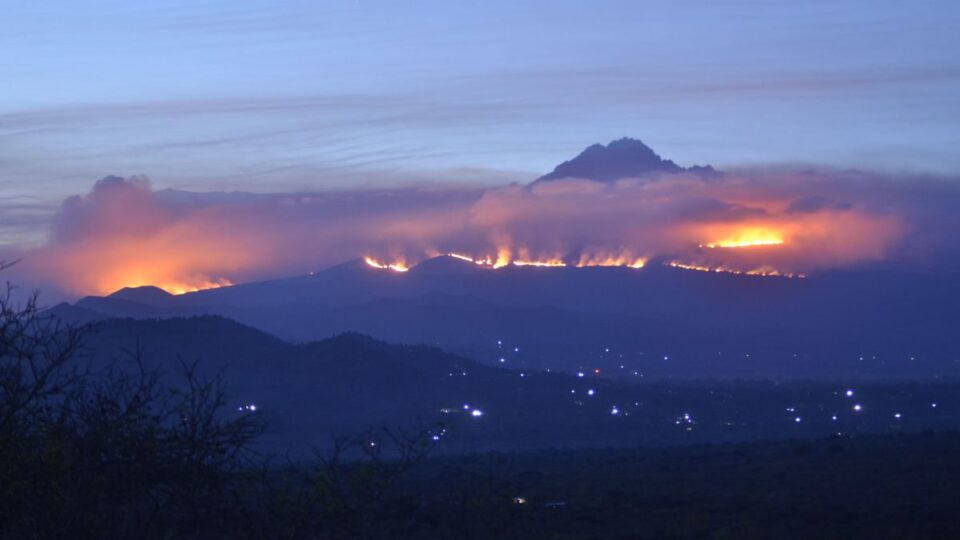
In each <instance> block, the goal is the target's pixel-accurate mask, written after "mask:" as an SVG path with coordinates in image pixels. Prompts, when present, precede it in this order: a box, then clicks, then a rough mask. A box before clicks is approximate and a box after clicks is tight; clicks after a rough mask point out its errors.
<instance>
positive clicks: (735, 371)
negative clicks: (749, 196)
mask: <svg viewBox="0 0 960 540" xmlns="http://www.w3.org/2000/svg"><path fill="white" fill-rule="evenodd" d="M131 298H133V297H132V296H131V294H130V293H125V294H123V295H120V296H119V297H118V296H114V295H111V296H108V297H87V298H84V299H82V300H80V301H78V302H77V303H76V304H75V305H74V306H57V307H55V308H53V310H51V311H52V312H54V313H57V312H64V313H65V315H64V317H65V318H67V317H70V318H72V320H77V319H78V318H80V319H82V318H83V316H84V314H86V316H87V318H88V319H89V320H94V319H102V318H110V317H121V318H127V317H129V318H135V319H156V318H171V317H183V316H196V315H219V316H223V317H227V318H230V319H233V320H235V321H238V322H241V323H243V324H245V325H249V326H252V327H254V328H257V329H260V330H262V331H265V332H268V333H270V334H272V335H275V336H277V337H280V338H282V339H284V340H287V341H290V342H294V343H296V342H308V341H314V340H318V339H324V338H327V337H330V336H333V335H336V334H340V333H343V332H360V333H363V334H368V335H371V336H373V337H375V338H378V339H384V340H388V341H392V342H398V343H407V344H415V343H429V344H431V345H435V346H438V347H442V348H443V349H446V350H449V351H452V352H455V353H458V354H461V355H465V356H467V357H469V358H473V359H476V360H478V361H480V362H483V363H488V364H496V365H498V364H500V362H499V360H500V358H505V362H506V364H507V365H508V366H511V367H522V368H527V369H547V368H549V369H553V370H563V371H567V372H575V371H577V370H580V369H584V368H587V367H600V368H602V369H604V370H608V371H610V372H611V373H624V374H632V373H634V372H636V373H638V374H643V375H644V376H646V377H661V378H662V377H671V378H676V377H682V378H705V377H721V378H741V377H752V378H769V377H800V378H837V377H843V378H851V377H889V376H907V377H918V376H956V375H960V336H958V335H957V334H956V332H955V331H954V329H955V328H956V327H957V326H958V325H960V281H958V280H957V279H956V277H955V276H949V275H947V276H938V275H922V274H904V273H894V272H880V271H848V272H832V273H823V274H817V275H812V276H810V277H808V278H806V279H789V278H779V277H763V276H749V275H734V274H726V273H715V272H698V271H692V270H683V269H679V268H670V267H666V266H662V265H659V264H655V263H651V264H648V265H647V266H646V267H644V268H641V269H632V268H623V267H612V268H605V267H591V268H574V267H565V268H537V267H517V266H508V267H505V268H500V269H497V270H493V269H490V268H483V267H480V266H478V265H475V264H473V263H471V262H468V261H462V260H459V259H456V258H454V257H439V258H435V259H431V260H428V261H424V262H423V263H421V264H419V265H417V266H415V267H413V268H412V269H410V271H408V272H394V271H391V270H384V269H377V268H372V267H370V266H368V265H366V264H363V263H362V262H360V263H357V262H352V263H348V264H344V265H339V266H335V267H332V268H329V269H327V270H324V271H320V272H317V273H315V274H313V275H306V276H297V277H292V278H286V279H277V280H271V281H264V282H259V283H248V284H243V285H237V286H232V287H222V288H219V289H211V290H206V291H198V292H195V293H188V294H184V295H177V296H170V297H169V298H167V297H165V296H162V295H159V294H155V293H154V292H151V293H148V294H144V295H143V296H142V297H141V298H134V299H131ZM136 300H140V301H136ZM68 308H70V309H69V310H68ZM498 342H502V343H504V344H509V347H510V352H509V354H506V355H505V354H504V352H505V351H504V350H502V348H501V346H500V345H498ZM513 348H517V349H518V350H519V352H516V353H514V352H512V349H513ZM665 358H666V359H669V360H666V361H665V360H664V359H665ZM658 359H659V360H658ZM620 366H624V367H620Z"/></svg>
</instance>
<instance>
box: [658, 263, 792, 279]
mask: <svg viewBox="0 0 960 540" xmlns="http://www.w3.org/2000/svg"><path fill="white" fill-rule="evenodd" d="M667 266H670V267H672V268H680V269H682V270H696V271H697V272H719V273H725V274H745V275H748V276H766V277H787V278H805V277H807V276H806V275H805V274H795V273H792V272H781V271H780V270H777V269H776V268H773V267H771V266H761V267H758V268H753V269H751V270H738V269H736V268H730V267H728V266H703V265H698V264H689V263H683V262H680V261H669V262H667Z"/></svg>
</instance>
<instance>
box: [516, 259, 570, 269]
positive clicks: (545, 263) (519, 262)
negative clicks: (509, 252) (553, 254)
mask: <svg viewBox="0 0 960 540" xmlns="http://www.w3.org/2000/svg"><path fill="white" fill-rule="evenodd" d="M513 265H514V266H539V267H547V268H557V267H563V266H566V265H567V263H565V262H563V261H557V260H550V261H527V260H517V261H513Z"/></svg>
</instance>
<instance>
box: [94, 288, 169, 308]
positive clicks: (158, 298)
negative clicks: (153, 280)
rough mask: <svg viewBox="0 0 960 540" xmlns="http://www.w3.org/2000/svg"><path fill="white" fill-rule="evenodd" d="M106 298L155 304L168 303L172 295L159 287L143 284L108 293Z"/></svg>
mask: <svg viewBox="0 0 960 540" xmlns="http://www.w3.org/2000/svg"><path fill="white" fill-rule="evenodd" d="M107 298H115V299H118V300H128V301H130V302H137V303H138V304H145V305H153V306H155V305H162V304H166V303H169V302H170V301H171V300H172V299H173V295H172V294H170V293H168V292H167V291H165V290H163V289H161V288H160V287H154V286H153V285H145V286H143V287H124V288H122V289H120V290H118V291H116V292H114V293H111V294H109V295H108V296H107Z"/></svg>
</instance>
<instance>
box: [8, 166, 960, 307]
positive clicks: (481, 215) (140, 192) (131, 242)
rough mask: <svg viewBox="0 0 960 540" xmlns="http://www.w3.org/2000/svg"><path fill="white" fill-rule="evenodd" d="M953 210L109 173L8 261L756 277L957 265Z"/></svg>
mask: <svg viewBox="0 0 960 540" xmlns="http://www.w3.org/2000/svg"><path fill="white" fill-rule="evenodd" d="M956 208H960V180H958V179H951V178H929V177H895V176H890V175H880V174H870V173H863V172H856V171H854V172H850V171H832V170H814V169H810V170H793V169H785V168H784V169H769V170H750V169H745V170H739V171H728V173H727V174H726V175H725V176H723V177H719V178H716V177H714V178H700V177H697V176H694V175H689V174H679V175H664V176H660V177H657V178H653V179H651V178H644V179H626V180H621V181H618V182H615V183H598V182H591V181H586V180H558V181H552V182H542V183H538V184H536V185H535V186H532V187H526V186H517V185H511V186H505V187H500V188H491V189H480V188H462V187H448V188H437V187H434V188H429V189H426V188H406V189H393V190H386V189H383V190H360V191H338V192H324V193H289V194H248V193H189V192H182V191H169V190H161V191H156V190H153V189H152V188H151V186H150V182H149V180H147V179H146V178H143V177H133V178H118V177H107V178H104V179H102V180H100V181H99V182H97V183H96V184H95V185H94V186H93V188H92V189H91V191H90V192H89V193H87V194H85V195H82V196H75V197H71V198H69V199H68V200H66V201H65V202H64V203H63V205H62V207H61V209H60V210H59V212H58V214H57V216H56V218H55V220H54V221H53V223H52V224H51V229H50V235H49V239H48V241H47V242H46V244H45V245H43V246H42V247H39V248H35V249H31V250H27V251H26V252H24V253H22V256H23V258H24V261H23V263H21V264H20V265H18V266H17V271H18V273H22V274H23V275H24V276H27V277H29V279H30V280H31V281H32V282H35V283H36V284H37V285H39V286H41V287H52V288H55V289H57V290H60V291H62V292H64V293H66V294H69V295H84V294H106V293H109V292H112V291H114V290H116V289H119V288H121V287H124V286H137V285H147V284H152V285H157V286H160V287H163V288H165V289H167V290H170V291H172V292H182V291H188V290H194V289H198V288H206V287H213V286H218V285H225V284H229V283H238V282H244V281H250V280H257V279H266V278H271V277H280V276H285V275H293V274H300V273H306V272H309V271H314V270H318V269H322V268H324V267H327V266H330V265H334V264H337V263H341V262H344V261H347V260H350V259H354V258H358V257H363V256H370V257H374V258H376V259H377V260H382V261H384V262H389V263H401V264H406V265H411V264H415V263H416V262H418V261H420V260H422V259H424V258H427V257H430V256H432V255H436V254H439V253H450V252H455V253H458V254H465V255H468V256H470V257H472V258H476V259H490V260H491V261H495V260H497V259H498V258H499V259H502V260H518V259H523V260H531V261H541V260H542V261H548V260H549V261H563V262H566V263H568V264H577V263H578V262H581V263H582V262H584V261H588V262H589V261H633V260H638V259H643V260H645V261H663V262H667V263H671V262H672V263H677V264H683V265H691V266H697V267H702V268H724V269H733V270H737V271H755V272H759V273H767V272H771V271H772V272H778V273H790V274H810V273H815V272H818V271H824V270H830V269H837V268H848V267H852V266H857V265H866V264H873V263H889V264H895V265H899V266H905V267H909V268H915V269H918V270H925V271H926V270H936V269H941V270H946V271H956V270H957V263H958V261H960V256H958V255H960V248H958V244H957V242H956V241H955V239H954V238H953V236H954V234H955V232H956V231H958V230H960V217H958V216H957V215H956V212H955V209H956Z"/></svg>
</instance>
